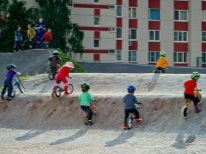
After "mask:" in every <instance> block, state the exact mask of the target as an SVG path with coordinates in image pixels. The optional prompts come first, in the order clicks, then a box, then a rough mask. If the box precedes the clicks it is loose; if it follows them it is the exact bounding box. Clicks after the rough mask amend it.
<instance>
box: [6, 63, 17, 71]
mask: <svg viewBox="0 0 206 154" xmlns="http://www.w3.org/2000/svg"><path fill="white" fill-rule="evenodd" d="M6 68H7V70H10V69H12V68H16V66H15V65H14V64H9V65H7V67H6Z"/></svg>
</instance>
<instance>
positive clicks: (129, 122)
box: [127, 114, 133, 129]
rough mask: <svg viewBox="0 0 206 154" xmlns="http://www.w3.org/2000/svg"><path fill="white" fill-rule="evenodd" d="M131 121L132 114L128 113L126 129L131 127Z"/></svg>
mask: <svg viewBox="0 0 206 154" xmlns="http://www.w3.org/2000/svg"><path fill="white" fill-rule="evenodd" d="M132 123H133V118H132V114H130V115H129V117H128V118H127V128H128V129H131V128H132Z"/></svg>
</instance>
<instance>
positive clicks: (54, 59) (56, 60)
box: [49, 50, 62, 72]
mask: <svg viewBox="0 0 206 154" xmlns="http://www.w3.org/2000/svg"><path fill="white" fill-rule="evenodd" d="M61 60H62V59H61V58H60V57H59V51H57V50H55V51H53V52H52V56H51V57H50V58H49V61H50V67H51V72H57V71H58V69H59V68H60V61H61Z"/></svg>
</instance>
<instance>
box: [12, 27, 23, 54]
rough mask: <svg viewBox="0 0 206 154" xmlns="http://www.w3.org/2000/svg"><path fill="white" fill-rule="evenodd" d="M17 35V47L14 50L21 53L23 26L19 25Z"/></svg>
mask: <svg viewBox="0 0 206 154" xmlns="http://www.w3.org/2000/svg"><path fill="white" fill-rule="evenodd" d="M14 35H15V45H14V50H16V51H17V52H19V51H20V50H21V44H22V30H21V25H17V30H16V31H15V32H14Z"/></svg>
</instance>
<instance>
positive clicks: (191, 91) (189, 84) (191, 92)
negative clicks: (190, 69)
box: [184, 80, 197, 95]
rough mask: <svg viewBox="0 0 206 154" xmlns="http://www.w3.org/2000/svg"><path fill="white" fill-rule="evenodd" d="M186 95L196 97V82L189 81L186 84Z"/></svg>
mask: <svg viewBox="0 0 206 154" xmlns="http://www.w3.org/2000/svg"><path fill="white" fill-rule="evenodd" d="M184 86H185V92H184V93H185V94H189V95H194V90H195V88H196V87H197V83H196V81H194V80H188V81H186V82H185V83H184Z"/></svg>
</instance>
